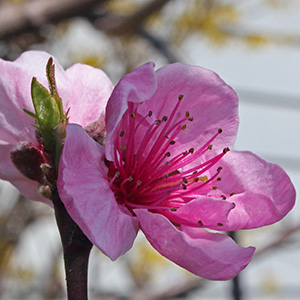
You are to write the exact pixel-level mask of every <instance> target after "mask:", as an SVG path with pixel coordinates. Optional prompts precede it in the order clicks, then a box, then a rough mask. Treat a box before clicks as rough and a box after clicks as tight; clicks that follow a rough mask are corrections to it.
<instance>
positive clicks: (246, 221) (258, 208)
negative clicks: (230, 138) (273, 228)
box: [217, 151, 296, 230]
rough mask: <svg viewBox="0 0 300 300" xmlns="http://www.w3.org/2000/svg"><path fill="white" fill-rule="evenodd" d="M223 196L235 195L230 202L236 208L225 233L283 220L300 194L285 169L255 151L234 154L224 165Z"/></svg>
mask: <svg viewBox="0 0 300 300" xmlns="http://www.w3.org/2000/svg"><path fill="white" fill-rule="evenodd" d="M221 165H222V167H223V170H222V173H221V175H222V180H221V181H220V182H219V183H218V184H217V186H218V188H219V189H220V190H222V192H223V193H225V194H226V193H227V194H230V193H232V192H234V193H235V195H234V196H232V197H230V198H229V199H228V200H226V201H230V202H234V203H235V204H236V207H235V209H233V210H231V211H230V213H229V216H228V223H227V225H228V227H226V228H225V229H224V230H238V229H243V228H244V229H248V228H256V227H260V226H263V225H269V224H272V223H275V222H277V221H279V220H280V219H282V218H283V217H284V216H285V215H286V214H287V213H288V212H289V211H290V210H291V209H292V207H293V206H294V203H295V197H296V192H295V188H294V187H293V184H292V183H291V180H290V178H289V177H288V175H287V174H286V173H285V172H284V171H283V169H282V168H281V167H279V166H278V165H276V164H272V163H269V162H267V161H265V160H264V159H262V158H260V157H258V156H256V155H255V154H253V153H251V152H236V151H230V152H229V153H228V154H226V155H225V156H224V158H223V160H222V162H221Z"/></svg>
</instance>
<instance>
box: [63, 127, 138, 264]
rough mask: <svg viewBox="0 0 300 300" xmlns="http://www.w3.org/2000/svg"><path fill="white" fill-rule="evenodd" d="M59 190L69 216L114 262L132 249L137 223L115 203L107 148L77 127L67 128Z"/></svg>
mask: <svg viewBox="0 0 300 300" xmlns="http://www.w3.org/2000/svg"><path fill="white" fill-rule="evenodd" d="M57 187H58V191H59V194H60V197H61V199H62V201H63V203H64V205H65V207H66V209H67V211H68V213H69V214H70V216H71V217H72V218H73V220H74V221H75V222H76V223H77V224H78V225H79V227H80V228H81V230H82V231H83V232H84V233H85V234H86V236H87V237H88V238H89V239H90V241H91V242H92V243H93V244H95V245H96V246H97V247H98V248H99V249H100V250H101V251H103V253H105V254H106V255H107V256H109V257H110V258H111V259H112V260H115V259H116V258H118V257H119V256H120V255H122V254H124V253H125V252H126V251H128V250H129V249H130V248H131V246H132V244H133V241H134V239H135V237H136V234H137V230H138V221H137V220H136V218H134V217H132V215H131V214H130V213H129V211H127V210H126V209H124V208H123V207H121V206H119V205H118V204H117V202H116V199H115V197H114V194H113V192H112V190H111V188H110V186H109V182H108V179H107V168H106V166H105V164H104V148H103V147H102V146H100V145H99V144H97V143H96V142H95V141H94V140H93V139H91V138H90V137H89V136H88V134H87V133H86V132H85V131H84V130H83V129H82V127H80V126H78V125H74V124H70V125H68V126H67V136H66V141H65V145H64V150H63V153H62V156H61V160H60V167H59V178H58V182H57Z"/></svg>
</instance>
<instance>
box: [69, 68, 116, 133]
mask: <svg viewBox="0 0 300 300" xmlns="http://www.w3.org/2000/svg"><path fill="white" fill-rule="evenodd" d="M65 74H66V77H67V78H68V80H69V82H70V85H71V87H72V88H71V94H70V95H69V98H68V99H63V100H64V107H65V108H68V107H70V108H71V109H70V122H71V123H77V124H80V125H81V126H83V127H85V126H86V125H88V124H89V123H91V122H93V121H96V120H98V119H99V118H100V117H101V116H102V117H103V118H104V113H105V107H106V103H107V101H108V99H109V97H110V95H111V92H112V90H113V84H112V83H111V81H110V79H109V78H108V77H107V75H106V74H105V73H104V72H103V71H101V70H99V69H95V68H92V67H90V66H87V65H81V64H76V65H73V66H72V67H70V68H69V69H67V70H66V72H65Z"/></svg>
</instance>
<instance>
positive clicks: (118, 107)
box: [105, 63, 157, 160]
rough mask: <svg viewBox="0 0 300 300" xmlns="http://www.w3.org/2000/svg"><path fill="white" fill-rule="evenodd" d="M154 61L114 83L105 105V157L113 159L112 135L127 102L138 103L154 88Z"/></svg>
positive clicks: (147, 97)
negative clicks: (114, 85)
mask: <svg viewBox="0 0 300 300" xmlns="http://www.w3.org/2000/svg"><path fill="white" fill-rule="evenodd" d="M156 86H157V83H156V75H155V72H154V63H147V64H144V65H142V66H140V67H138V68H136V69H135V70H134V71H132V72H131V73H129V74H127V75H125V76H124V77H123V78H122V79H121V80H120V82H119V83H118V84H117V85H116V87H115V89H114V91H113V93H112V95H111V97H110V99H109V101H108V104H107V107H106V129H107V138H106V145H105V153H106V158H107V159H108V160H113V155H112V153H113V149H114V145H113V142H112V136H113V133H114V130H115V129H116V127H117V125H118V122H119V121H120V119H121V118H122V115H123V114H124V112H125V111H126V109H127V107H128V102H134V103H140V102H142V101H145V100H147V99H149V98H150V97H151V96H152V95H153V93H154V92H155V90H156Z"/></svg>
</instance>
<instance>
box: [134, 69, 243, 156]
mask: <svg viewBox="0 0 300 300" xmlns="http://www.w3.org/2000/svg"><path fill="white" fill-rule="evenodd" d="M156 75H157V90H156V91H155V93H154V95H153V96H152V97H151V98H150V99H149V100H148V101H146V102H145V103H144V104H143V105H141V108H140V112H141V114H142V115H144V114H147V113H148V111H149V110H151V111H152V112H153V115H154V116H155V117H154V118H156V119H160V120H161V119H162V118H163V116H168V117H169V116H170V114H171V111H172V110H173V108H174V106H175V105H176V103H177V101H178V100H177V99H178V96H179V95H183V96H184V97H183V99H182V101H181V102H182V103H181V104H180V108H179V111H178V112H177V113H176V118H175V120H176V121H178V120H180V119H182V118H184V116H185V114H186V112H189V113H190V116H191V117H192V118H193V121H190V122H187V124H186V125H187V127H186V129H185V130H184V131H182V133H180V134H179V136H178V138H177V139H176V144H177V146H176V150H174V151H175V152H174V153H173V154H174V155H175V154H176V153H180V152H181V151H185V150H188V149H189V148H191V147H193V148H195V150H196V149H198V148H199V147H201V146H202V145H203V144H205V143H206V142H207V141H208V140H209V139H210V138H211V137H212V136H213V135H215V134H216V133H217V131H218V129H219V128H222V129H223V132H222V134H220V135H219V136H218V137H217V138H216V140H215V141H213V147H214V149H217V150H220V149H223V148H225V147H231V146H232V145H233V143H234V141H235V138H236V133H237V129H238V97H237V95H236V93H235V92H234V91H233V89H232V88H231V87H230V86H228V85H227V84H226V83H225V82H224V81H223V80H222V79H221V78H220V77H219V76H218V75H217V74H216V73H214V72H212V71H210V70H207V69H204V68H201V67H198V66H191V65H185V64H182V63H175V64H170V65H167V66H164V67H162V68H161V69H159V70H158V71H157V72H156ZM180 145H182V146H180Z"/></svg>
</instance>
